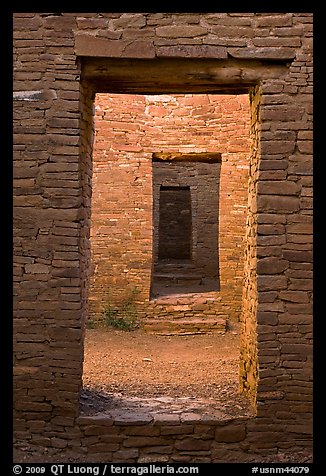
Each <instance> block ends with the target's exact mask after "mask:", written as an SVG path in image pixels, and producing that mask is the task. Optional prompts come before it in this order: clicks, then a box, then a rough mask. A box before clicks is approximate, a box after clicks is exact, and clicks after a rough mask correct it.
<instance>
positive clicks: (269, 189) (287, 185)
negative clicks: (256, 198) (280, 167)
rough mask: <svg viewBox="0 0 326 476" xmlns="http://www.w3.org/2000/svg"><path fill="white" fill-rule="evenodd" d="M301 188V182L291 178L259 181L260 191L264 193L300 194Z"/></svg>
mask: <svg viewBox="0 0 326 476" xmlns="http://www.w3.org/2000/svg"><path fill="white" fill-rule="evenodd" d="M299 190H300V187H299V184H298V183H296V182H291V181H290V180H281V181H278V180H272V181H266V180H264V181H261V182H259V183H258V193H259V194H262V195H298V194H299Z"/></svg>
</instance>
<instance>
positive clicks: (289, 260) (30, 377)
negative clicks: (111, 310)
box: [14, 12, 313, 461]
mask: <svg viewBox="0 0 326 476" xmlns="http://www.w3.org/2000/svg"><path fill="white" fill-rule="evenodd" d="M312 35H313V27H312V14H311V13H309V12H307V13H300V12H297V13H242V14H241V13H190V14H173V13H123V14H121V13H15V15H14V415H15V422H14V431H15V439H16V441H22V442H24V441H29V442H32V443H35V444H38V445H44V446H48V447H51V448H56V447H58V445H60V446H61V447H62V448H63V447H65V448H70V449H72V448H74V449H75V451H79V450H80V448H81V447H82V446H85V445H87V444H88V443H86V442H85V436H86V435H85V434H84V433H83V429H82V428H83V425H82V422H80V421H79V419H78V416H79V405H78V400H79V390H80V386H81V376H82V355H83V332H84V319H85V317H86V314H87V289H88V280H89V270H90V265H89V263H90V253H89V238H88V237H89V230H90V194H91V182H90V177H91V169H92V161H91V134H92V111H91V108H92V103H93V100H94V94H95V93H96V92H98V93H122V92H123V93H128V94H140V95H143V94H149V93H151V94H152V93H155V94H193V93H201V94H214V93H216V92H221V91H222V90H223V92H224V93H227V94H235V93H239V92H241V93H246V94H248V93H250V97H251V111H252V112H251V115H252V121H251V123H252V126H251V153H250V159H249V170H248V172H249V186H248V191H249V194H248V215H247V225H246V251H245V272H244V277H245V286H244V292H243V303H242V308H243V313H242V315H241V326H242V331H241V332H242V344H241V345H242V351H241V362H240V366H241V369H242V379H241V380H242V387H243V388H244V390H245V391H246V392H248V394H250V395H251V396H252V398H253V400H254V401H256V405H257V415H256V417H255V418H252V419H251V420H249V421H247V423H246V431H245V434H244V432H243V431H242V430H241V431H240V432H241V438H242V437H244V440H243V444H242V446H241V448H242V449H243V451H244V452H246V454H252V453H255V452H256V453H260V454H264V453H273V452H274V453H275V452H276V451H279V450H285V449H286V448H292V449H295V448H303V447H307V446H311V438H312V92H313V89H312V74H313V64H312ZM145 60H146V61H145ZM131 66H132V67H131ZM141 107H143V106H141ZM131 152H137V151H131ZM149 163H150V161H149ZM143 165H144V164H142V162H141V161H140V166H143ZM136 177H137V175H136V174H135V178H136ZM148 177H149V175H148ZM135 182H137V181H135ZM147 183H148V188H146V193H148V195H149V196H151V187H150V186H149V181H148V182H147ZM220 186H221V190H223V184H222V181H221V184H220ZM135 188H136V186H135ZM139 205H141V203H139ZM138 208H141V206H139V207H138ZM139 212H140V214H139V218H140V220H141V217H142V216H143V215H142V213H143V212H142V211H141V210H140V211H139ZM112 218H114V217H112ZM143 225H144V227H149V229H150V225H149V224H148V223H147V222H146V221H145V220H144V224H143ZM150 254H151V246H150V243H148V254H147V255H146V253H142V254H141V256H140V258H141V259H142V260H143V261H144V262H146V260H147V259H149V256H150ZM138 274H139V273H138ZM94 425H95V428H96V430H94V431H97V432H100V431H102V429H100V425H99V424H98V423H96V421H95V423H94ZM176 426H177V427H178V431H180V432H183V431H185V432H186V433H187V431H188V429H187V428H185V423H183V422H182V421H180V422H178V423H177V425H176ZM207 426H208V427H209V428H211V424H210V423H208V424H207ZM126 427H127V428H129V429H131V428H132V425H131V422H130V425H126ZM209 428H208V431H209ZM91 431H93V430H91ZM127 431H129V430H127ZM131 431H132V430H131ZM193 431H194V432H196V430H195V429H194V430H193ZM228 432H229V433H228ZM186 433H185V434H186ZM230 433H231V434H233V431H232V429H229V430H228V429H226V431H224V432H223V431H222V436H221V432H215V433H214V435H213V438H212V440H211V442H212V448H213V447H214V451H215V453H214V455H213V454H212V453H211V452H209V454H207V458H208V459H210V460H214V461H223V460H224V459H225V458H227V455H231V453H227V452H225V451H224V452H223V450H225V449H226V448H231V445H232V443H228V442H230V440H229V439H227V442H225V441H224V440H223V438H228V436H227V435H228V434H230ZM197 434H198V433H197ZM194 435H195V433H194ZM239 437H240V436H239ZM122 438H123V439H124V441H125V443H124V447H128V445H129V443H127V440H128V439H129V438H131V436H129V435H128V436H127V434H126V433H124V434H123V435H122ZM194 439H195V436H194ZM199 439H200V441H201V445H202V446H201V448H202V450H203V451H206V449H205V448H206V444H205V443H204V441H205V440H204V436H203V433H200V438H199ZM97 440H98V438H97ZM97 440H96V441H97ZM86 441H88V442H89V440H86ZM143 443H144V442H143ZM197 443H198V441H197V439H196V441H195V442H189V441H187V439H186V441H182V442H180V441H179V442H178V444H176V445H175V446H174V450H173V451H175V452H176V453H179V455H181V451H183V450H185V451H187V450H186V449H185V448H189V446H191V445H192V444H197ZM221 443H223V445H221ZM132 444H136V445H137V443H135V440H134V441H133V443H132ZM158 444H160V443H158ZM138 446H139V445H138ZM207 446H209V445H208V444H207ZM233 447H234V445H233ZM101 448H102V449H103V447H101ZM237 448H239V447H238V445H237ZM98 449H99V447H96V448H95V450H96V451H97V450H98ZM108 451H109V450H108ZM168 454H169V453H168ZM133 455H134V458H135V460H137V459H138V458H139V453H137V454H136V452H134V453H133ZM232 455H233V456H232ZM232 455H231V457H233V458H234V459H233V460H234V461H239V451H237V454H236V455H234V454H233V453H232ZM129 456H130V454H129ZM127 458H128V456H127V455H126V453H119V454H118V455H116V457H115V459H116V460H120V461H123V460H126V459H127ZM108 459H109V458H108ZM171 459H172V458H171Z"/></svg>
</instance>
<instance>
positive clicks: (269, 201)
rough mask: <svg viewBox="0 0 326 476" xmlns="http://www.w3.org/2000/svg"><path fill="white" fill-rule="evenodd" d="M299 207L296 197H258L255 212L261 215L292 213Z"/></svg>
mask: <svg viewBox="0 0 326 476" xmlns="http://www.w3.org/2000/svg"><path fill="white" fill-rule="evenodd" d="M299 207H300V203H299V198H298V197H290V196H289V197H284V196H278V195H258V197H257V210H258V212H262V213H272V212H274V213H292V212H295V211H298V210H299Z"/></svg>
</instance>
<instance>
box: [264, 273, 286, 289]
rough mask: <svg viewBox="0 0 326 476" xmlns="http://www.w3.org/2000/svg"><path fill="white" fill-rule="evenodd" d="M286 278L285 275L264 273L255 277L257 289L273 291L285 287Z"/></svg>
mask: <svg viewBox="0 0 326 476" xmlns="http://www.w3.org/2000/svg"><path fill="white" fill-rule="evenodd" d="M287 283H288V280H287V278H286V277H285V276H278V275H266V276H265V275H264V276H258V277H257V289H258V291H263V292H264V291H274V290H282V289H286V288H287Z"/></svg>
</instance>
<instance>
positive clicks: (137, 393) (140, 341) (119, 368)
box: [81, 329, 252, 417]
mask: <svg viewBox="0 0 326 476" xmlns="http://www.w3.org/2000/svg"><path fill="white" fill-rule="evenodd" d="M238 366H239V346H238V336H237V335H236V334H235V333H229V332H228V333H226V334H224V335H221V334H218V333H215V334H206V335H205V334H199V335H186V336H185V335H183V336H178V335H174V336H162V335H154V334H146V333H144V332H142V331H140V330H137V331H133V332H125V331H119V330H112V329H104V330H98V329H96V330H95V329H89V330H87V332H86V339H85V361H84V373H83V384H84V390H83V392H82V395H81V411H82V413H84V414H94V413H97V412H100V411H105V410H106V409H107V408H108V406H110V405H111V406H112V404H115V405H118V404H120V405H121V404H122V405H124V406H125V405H126V404H127V403H126V400H127V399H129V401H130V397H131V400H132V397H135V398H137V397H138V398H141V399H157V398H160V400H162V401H161V403H162V404H164V403H169V404H171V402H174V404H177V403H178V402H179V403H180V405H187V400H186V401H185V399H189V400H193V401H196V402H197V403H199V404H201V406H202V407H203V406H205V405H206V406H210V407H214V409H215V410H216V411H217V412H222V413H227V414H228V415H230V416H232V417H237V416H240V415H250V414H252V408H251V406H250V404H249V402H248V401H247V399H246V398H244V397H243V396H241V395H240V394H239V376H238V374H239V370H238ZM110 397H111V398H110ZM112 397H115V398H114V399H113V398H112ZM162 397H163V398H162ZM164 397H167V398H166V400H164ZM168 397H172V398H170V399H169V398H168ZM110 402H111V403H110ZM193 403H194V402H193Z"/></svg>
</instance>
